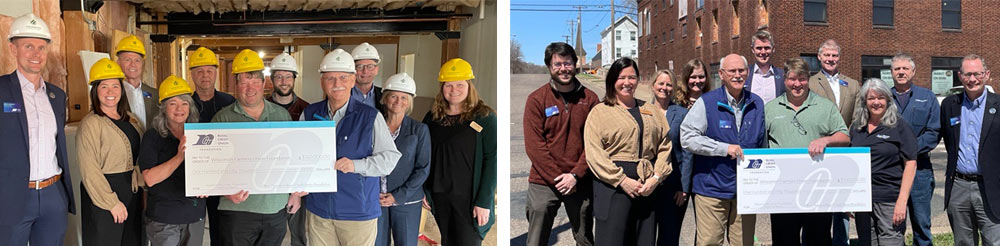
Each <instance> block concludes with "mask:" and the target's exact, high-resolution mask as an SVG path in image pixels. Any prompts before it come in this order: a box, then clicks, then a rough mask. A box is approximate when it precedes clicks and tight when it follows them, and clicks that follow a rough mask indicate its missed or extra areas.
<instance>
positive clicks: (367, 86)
mask: <svg viewBox="0 0 1000 246" xmlns="http://www.w3.org/2000/svg"><path fill="white" fill-rule="evenodd" d="M351 57H354V66H355V70H357V72H358V73H357V78H358V79H357V83H356V84H357V85H355V86H354V88H352V89H351V99H353V100H357V101H359V102H362V103H364V104H365V105H368V106H372V107H374V108H375V109H378V111H379V112H382V111H383V110H384V108H383V106H382V103H381V102H382V87H378V86H375V83H374V82H375V76H378V69H379V65H378V62H379V56H378V49H375V46H372V45H370V44H368V43H367V42H366V43H361V44H359V45H358V46H356V47H354V49H353V50H351Z"/></svg>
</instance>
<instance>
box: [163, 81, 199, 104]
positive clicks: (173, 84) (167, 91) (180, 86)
mask: <svg viewBox="0 0 1000 246" xmlns="http://www.w3.org/2000/svg"><path fill="white" fill-rule="evenodd" d="M191 93H194V90H192V89H191V86H190V85H188V82H187V81H184V80H183V79H181V78H178V77H177V76H173V75H170V76H167V78H166V79H164V80H163V82H161V83H160V103H163V100H167V98H170V97H172V96H177V95H181V94H188V95H190V94H191Z"/></svg>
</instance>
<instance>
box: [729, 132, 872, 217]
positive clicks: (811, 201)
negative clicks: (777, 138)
mask: <svg viewBox="0 0 1000 246" xmlns="http://www.w3.org/2000/svg"><path fill="white" fill-rule="evenodd" d="M870 152H871V150H870V149H869V148H868V147H863V148H857V147H855V148H832V147H831V148H826V150H825V151H824V154H823V155H821V156H817V158H815V159H814V158H812V157H810V156H809V150H808V149H805V148H787V149H744V150H743V161H742V162H740V163H739V165H738V166H736V203H737V206H738V207H737V213H739V214H780V213H821V212H850V211H866V212H867V211H871V207H872V189H871V188H872V179H871V155H870Z"/></svg>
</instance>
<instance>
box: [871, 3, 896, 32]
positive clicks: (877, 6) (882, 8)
mask: <svg viewBox="0 0 1000 246" xmlns="http://www.w3.org/2000/svg"><path fill="white" fill-rule="evenodd" d="M892 4H893V0H872V25H875V26H892V14H893V9H892Z"/></svg>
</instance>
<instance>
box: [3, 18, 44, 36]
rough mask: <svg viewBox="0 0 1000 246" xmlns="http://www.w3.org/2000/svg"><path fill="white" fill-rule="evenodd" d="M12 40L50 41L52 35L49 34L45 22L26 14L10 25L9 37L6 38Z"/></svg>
mask: <svg viewBox="0 0 1000 246" xmlns="http://www.w3.org/2000/svg"><path fill="white" fill-rule="evenodd" d="M14 38H40V39H45V41H51V40H52V34H51V33H49V26H48V25H46V24H45V21H42V19H41V18H38V17H35V14H31V13H28V14H25V15H22V16H21V17H17V19H14V22H12V23H10V35H8V36H7V40H13V39H14Z"/></svg>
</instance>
